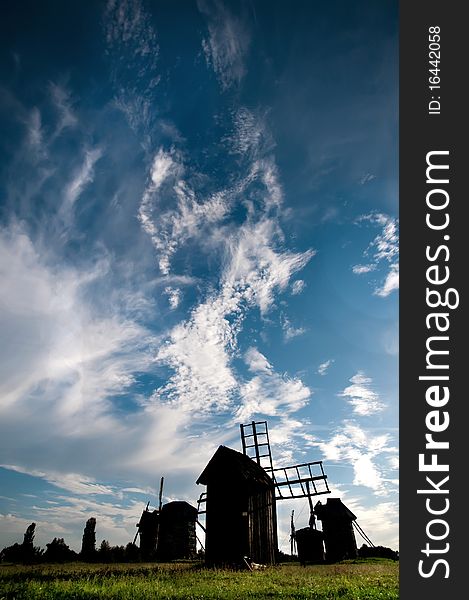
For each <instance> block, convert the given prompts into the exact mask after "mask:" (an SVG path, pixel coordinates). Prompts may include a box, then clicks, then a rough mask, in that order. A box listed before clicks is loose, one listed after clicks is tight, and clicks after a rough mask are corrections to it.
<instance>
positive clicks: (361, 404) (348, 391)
mask: <svg viewBox="0 0 469 600" xmlns="http://www.w3.org/2000/svg"><path fill="white" fill-rule="evenodd" d="M350 383H351V384H352V385H349V386H347V387H346V388H345V389H344V390H343V391H342V392H340V393H339V396H341V397H343V398H347V402H348V403H349V404H350V405H351V406H352V407H353V412H354V413H356V414H357V415H360V416H368V415H372V414H374V413H377V412H380V411H382V410H383V409H384V404H383V403H382V402H381V401H380V399H379V396H378V394H377V393H376V392H375V391H374V390H373V389H372V387H371V385H372V383H373V380H372V379H371V378H370V377H367V376H366V375H365V374H364V373H363V372H362V371H359V372H358V373H356V374H355V375H354V376H353V377H351V378H350Z"/></svg>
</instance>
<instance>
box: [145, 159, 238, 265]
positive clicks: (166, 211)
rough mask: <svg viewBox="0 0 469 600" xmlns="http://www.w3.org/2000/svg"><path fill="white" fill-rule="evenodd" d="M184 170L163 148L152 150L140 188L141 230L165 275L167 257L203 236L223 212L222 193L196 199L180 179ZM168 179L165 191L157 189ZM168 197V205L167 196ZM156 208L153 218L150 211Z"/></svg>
mask: <svg viewBox="0 0 469 600" xmlns="http://www.w3.org/2000/svg"><path fill="white" fill-rule="evenodd" d="M183 173H184V169H183V165H182V164H181V161H180V159H179V158H178V157H177V155H175V154H174V153H169V152H165V151H164V150H163V149H160V150H158V152H157V153H156V155H155V157H154V159H153V163H152V167H151V169H150V183H149V185H148V186H147V188H146V189H145V191H144V194H143V196H142V200H141V203H140V207H139V211H138V218H139V221H140V223H141V224H142V228H143V230H144V231H145V232H146V233H147V234H148V235H149V236H150V237H151V240H152V243H153V246H154V247H155V249H156V251H157V255H158V265H159V268H160V271H161V273H162V274H163V275H169V273H170V268H171V258H172V257H173V255H174V254H175V253H176V251H177V249H178V248H179V247H181V246H182V245H184V244H185V243H186V242H187V241H188V240H189V239H191V238H198V239H203V234H204V232H205V231H206V230H207V228H209V227H210V226H211V225H213V224H216V223H219V222H220V221H221V220H223V218H224V217H225V215H226V212H227V203H226V199H225V196H224V194H223V193H222V192H221V193H215V194H212V195H211V196H210V197H209V198H207V199H206V200H205V201H202V202H200V201H198V199H197V198H196V195H195V193H194V191H193V190H192V189H191V188H190V186H189V185H188V184H187V183H186V182H185V181H184V180H183V179H182V176H183ZM169 181H170V182H171V183H172V185H171V187H169V186H168V190H167V194H166V195H165V196H162V195H161V194H160V193H159V192H160V189H161V188H162V186H163V184H165V183H168V182H169ZM168 197H169V198H170V199H171V203H170V204H169V207H167V206H166V200H167V198H168ZM156 209H158V213H157V218H153V213H154V212H155V211H156Z"/></svg>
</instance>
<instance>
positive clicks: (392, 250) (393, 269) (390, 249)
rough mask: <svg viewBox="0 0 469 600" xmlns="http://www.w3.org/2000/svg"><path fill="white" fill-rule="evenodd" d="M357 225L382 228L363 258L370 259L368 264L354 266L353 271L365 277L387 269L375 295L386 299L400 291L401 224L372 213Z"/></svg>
mask: <svg viewBox="0 0 469 600" xmlns="http://www.w3.org/2000/svg"><path fill="white" fill-rule="evenodd" d="M356 222H357V223H370V224H371V225H373V226H378V227H381V228H382V230H381V233H379V234H378V235H377V236H376V237H375V238H374V239H373V241H372V242H371V243H370V244H369V246H368V248H367V249H366V250H365V252H364V253H363V256H364V257H366V258H369V259H370V260H369V262H367V263H366V264H360V265H354V266H353V267H352V270H353V272H354V273H355V274H357V275H363V274H366V273H370V272H373V271H377V270H378V269H379V268H382V267H383V265H384V266H385V267H387V269H388V272H387V274H386V276H385V279H384V281H381V282H380V283H377V284H376V285H375V289H374V294H375V295H376V296H380V297H382V298H385V297H386V296H389V294H391V293H392V292H393V291H395V290H398V289H399V231H398V227H399V223H398V220H397V219H395V218H393V217H390V216H388V215H385V214H382V213H370V214H367V215H363V216H361V217H359V218H358V219H357V221H356Z"/></svg>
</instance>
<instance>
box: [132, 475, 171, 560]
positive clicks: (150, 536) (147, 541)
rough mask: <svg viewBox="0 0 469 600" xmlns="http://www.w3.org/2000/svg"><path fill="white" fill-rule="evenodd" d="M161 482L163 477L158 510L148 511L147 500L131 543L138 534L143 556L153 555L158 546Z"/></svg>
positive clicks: (160, 497)
mask: <svg viewBox="0 0 469 600" xmlns="http://www.w3.org/2000/svg"><path fill="white" fill-rule="evenodd" d="M163 483H164V477H162V478H161V481H160V493H159V505H158V510H153V511H150V510H149V506H150V501H148V502H147V505H146V507H145V509H144V510H143V512H142V515H141V517H140V521H139V522H138V523H137V527H138V529H137V532H136V534H135V537H134V541H133V543H134V544H135V542H136V541H137V537H138V536H140V550H141V552H142V555H143V556H144V558H150V557H151V556H153V555H154V554H155V552H156V549H157V547H158V537H159V531H160V518H161V508H162V503H163Z"/></svg>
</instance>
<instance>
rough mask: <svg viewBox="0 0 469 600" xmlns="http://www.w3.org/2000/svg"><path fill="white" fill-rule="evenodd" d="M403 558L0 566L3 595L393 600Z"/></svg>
mask: <svg viewBox="0 0 469 600" xmlns="http://www.w3.org/2000/svg"><path fill="white" fill-rule="evenodd" d="M398 571H399V566H398V563H395V562H392V561H386V560H380V561H376V560H374V561H373V560H368V561H360V562H344V563H341V564H336V565H311V566H306V567H301V566H299V565H297V564H295V563H289V564H283V565H277V566H275V567H269V568H268V569H266V570H265V571H253V572H249V571H229V570H213V569H205V568H203V567H202V566H201V565H198V564H194V563H192V564H191V563H172V564H115V565H104V564H96V565H90V564H84V563H71V564H65V565H37V566H6V565H2V566H0V600H35V599H36V598H41V599H42V598H45V599H49V598H50V599H52V598H53V599H63V598H67V599H69V598H70V599H73V600H85V599H86V600H91V599H94V598H105V599H113V600H114V599H115V600H117V599H118V600H143V599H145V600H146V599H153V598H158V599H159V598H161V599H165V600H176V599H186V600H208V599H210V600H225V599H226V600H245V599H246V600H250V599H262V598H266V599H271V598H281V599H282V600H293V599H295V600H296V599H300V598H301V599H302V598H308V599H311V600H335V599H340V600H391V599H392V600H394V599H396V598H399V583H398V580H399V576H398Z"/></svg>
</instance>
